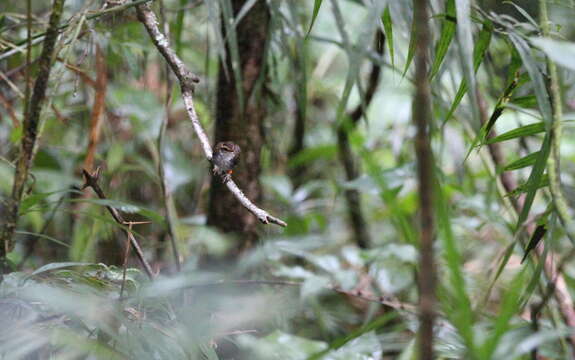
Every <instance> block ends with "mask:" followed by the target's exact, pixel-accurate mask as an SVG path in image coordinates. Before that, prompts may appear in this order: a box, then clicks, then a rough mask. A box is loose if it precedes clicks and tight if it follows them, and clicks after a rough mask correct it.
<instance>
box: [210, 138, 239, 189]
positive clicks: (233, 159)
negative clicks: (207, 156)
mask: <svg viewBox="0 0 575 360" xmlns="http://www.w3.org/2000/svg"><path fill="white" fill-rule="evenodd" d="M213 152H214V153H213V156H212V165H213V169H212V170H213V173H214V174H215V175H218V176H220V178H221V179H222V182H223V183H226V182H228V181H229V180H230V179H231V174H232V169H233V168H234V166H236V165H237V163H238V162H239V159H240V153H241V149H240V147H239V145H237V144H235V143H233V142H231V141H222V142H219V143H217V144H216V146H215V147H214V151H213Z"/></svg>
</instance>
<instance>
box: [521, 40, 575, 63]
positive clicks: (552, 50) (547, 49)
mask: <svg viewBox="0 0 575 360" xmlns="http://www.w3.org/2000/svg"><path fill="white" fill-rule="evenodd" d="M530 40H531V42H532V43H533V44H534V45H535V46H537V47H538V48H540V49H541V50H543V52H544V53H545V54H547V56H549V58H551V60H553V61H554V62H556V63H557V64H558V65H561V66H563V67H565V68H567V69H569V70H574V71H575V43H573V42H567V41H558V40H553V39H548V38H542V37H537V38H530Z"/></svg>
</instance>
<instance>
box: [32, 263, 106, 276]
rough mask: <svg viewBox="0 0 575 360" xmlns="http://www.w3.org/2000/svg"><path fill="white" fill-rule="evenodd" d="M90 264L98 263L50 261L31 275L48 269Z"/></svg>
mask: <svg viewBox="0 0 575 360" xmlns="http://www.w3.org/2000/svg"><path fill="white" fill-rule="evenodd" d="M89 265H96V264H94V263H88V262H73V261H70V262H57V263H50V264H46V265H44V266H42V267H40V268H38V269H36V270H35V271H34V272H32V273H31V274H30V275H29V276H35V275H38V274H41V273H44V272H48V271H53V270H61V269H66V268H70V267H77V266H89Z"/></svg>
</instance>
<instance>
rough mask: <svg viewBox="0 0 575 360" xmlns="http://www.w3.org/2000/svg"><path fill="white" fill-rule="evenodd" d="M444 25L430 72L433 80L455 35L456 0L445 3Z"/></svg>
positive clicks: (448, 0) (430, 77)
mask: <svg viewBox="0 0 575 360" xmlns="http://www.w3.org/2000/svg"><path fill="white" fill-rule="evenodd" d="M442 21H443V26H442V27H441V35H440V36H439V40H438V41H437V44H436V45H435V58H434V59H433V64H432V65H431V72H430V74H429V79H430V80H432V79H433V77H434V76H435V75H436V74H437V72H438V71H439V68H440V67H441V64H442V63H443V60H444V58H445V55H446V54H447V50H449V45H450V44H451V41H452V40H453V37H454V36H455V28H456V23H457V20H456V17H455V0H447V2H446V4H445V16H444V17H443V19H442Z"/></svg>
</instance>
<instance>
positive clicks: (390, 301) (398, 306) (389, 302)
mask: <svg viewBox="0 0 575 360" xmlns="http://www.w3.org/2000/svg"><path fill="white" fill-rule="evenodd" d="M303 284H304V283H303V282H298V281H288V280H250V279H247V280H218V281H212V282H205V283H198V284H190V285H187V286H186V288H189V289H193V288H199V287H218V286H226V285H246V286H250V285H254V286H258V285H281V286H294V287H300V286H302V285H303ZM325 289H326V290H330V291H333V292H336V293H339V294H342V295H347V296H351V297H355V298H358V299H360V300H363V301H369V302H374V303H378V304H381V305H386V306H389V307H390V308H393V309H395V310H404V311H408V312H411V313H416V311H417V308H416V306H415V305H412V304H406V303H402V302H400V301H398V300H397V299H394V298H393V297H389V296H370V295H366V294H364V293H363V292H361V291H358V290H356V291H348V290H343V289H342V288H340V287H339V286H335V285H330V286H326V287H325Z"/></svg>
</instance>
